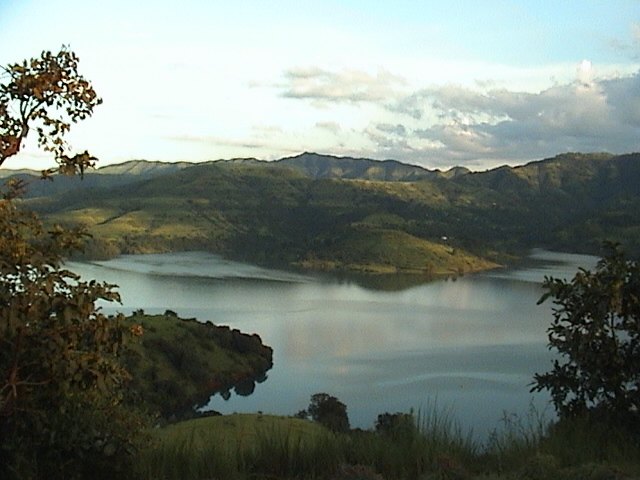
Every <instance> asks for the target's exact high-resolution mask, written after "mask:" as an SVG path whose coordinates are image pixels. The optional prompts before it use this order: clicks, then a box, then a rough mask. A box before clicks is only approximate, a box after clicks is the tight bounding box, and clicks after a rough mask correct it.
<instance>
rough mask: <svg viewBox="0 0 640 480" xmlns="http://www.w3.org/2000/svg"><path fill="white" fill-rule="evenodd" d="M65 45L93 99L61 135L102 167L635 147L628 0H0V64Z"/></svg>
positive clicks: (437, 163) (26, 157)
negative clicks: (86, 114)
mask: <svg viewBox="0 0 640 480" xmlns="http://www.w3.org/2000/svg"><path fill="white" fill-rule="evenodd" d="M63 44H64V45H69V46H70V48H71V49H72V50H74V51H75V52H76V53H77V54H78V55H79V57H80V71H81V73H83V74H84V75H85V76H86V77H87V78H89V79H90V80H91V81H92V82H93V84H94V87H95V88H96V90H97V91H98V93H99V95H100V96H101V97H102V98H103V99H104V104H103V105H101V106H99V107H98V108H97V109H96V111H95V114H94V116H93V117H92V118H91V119H89V120H86V121H84V122H82V123H80V124H77V125H75V126H74V127H73V128H72V131H71V133H70V134H69V136H68V139H69V142H70V143H71V145H72V146H73V147H74V148H76V149H77V150H79V151H83V150H85V149H88V150H89V151H90V152H91V153H93V154H94V155H96V156H98V157H99V158H100V160H101V164H102V165H104V164H108V163H117V162H123V161H126V160H130V159H148V160H164V161H181V160H187V161H203V160H215V159H221V158H235V157H256V158H260V159H275V158H281V157H284V156H290V155H295V154H298V153H301V152H303V151H314V152H318V153H326V154H333V155H348V156H356V157H367V158H377V159H386V158H393V159H397V160H401V161H405V162H408V163H414V164H419V165H422V166H425V167H428V168H441V169H445V168H448V167H451V166H453V165H466V166H468V167H470V168H472V169H485V168H490V167H494V166H497V165H501V164H504V163H508V164H518V163H524V162H526V161H529V160H534V159H540V158H545V157H548V156H553V155H555V154H558V153H562V152H566V151H582V152H592V151H609V152H612V153H625V152H631V151H638V150H640V73H639V71H640V2H638V1H637V0H634V1H624V0H615V1H607V2H605V1H602V0H601V1H595V0H581V1H562V0H558V1H555V2H551V1H541V0H537V1H507V0H489V1H478V0H475V1H455V0H449V1H446V2H445V1H442V2H435V1H434V2H432V1H426V0H424V1H418V0H413V1H409V0H395V1H393V2H391V1H375V0H345V1H337V0H334V1H331V0H326V1H290V0H271V1H268V2H267V1H264V0H262V1H253V0H235V1H228V0H226V1H216V0H209V1H206V0H181V1H179V2H176V1H164V0H154V1H147V0H138V1H136V2H132V1H130V0H127V1H122V0H112V1H109V2H103V1H99V2H98V1H95V2H94V1H91V0H82V1H80V0H58V1H56V0H48V1H47V0H0V64H2V65H6V64H8V63H11V62H17V61H21V60H22V59H25V58H31V57H34V56H37V55H39V53H40V52H41V51H42V50H52V51H57V50H59V49H60V47H61V45H63ZM50 164H51V159H50V158H49V157H48V156H47V155H45V154H44V153H43V152H40V151H39V150H38V149H37V147H36V146H35V144H34V143H33V142H28V143H27V144H26V145H25V147H24V149H23V153H21V154H20V155H18V156H16V157H13V158H11V159H10V160H8V161H7V162H6V163H5V164H4V167H6V168H21V167H24V166H31V167H33V168H44V167H46V166H48V165H50Z"/></svg>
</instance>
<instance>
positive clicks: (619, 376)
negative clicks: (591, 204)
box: [532, 244, 640, 427]
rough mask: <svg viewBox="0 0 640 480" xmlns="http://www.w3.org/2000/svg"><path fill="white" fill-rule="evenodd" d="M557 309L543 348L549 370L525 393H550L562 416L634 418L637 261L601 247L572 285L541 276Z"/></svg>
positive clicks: (639, 304)
mask: <svg viewBox="0 0 640 480" xmlns="http://www.w3.org/2000/svg"><path fill="white" fill-rule="evenodd" d="M544 288H545V289H546V290H547V293H545V295H544V296H543V297H542V298H541V300H540V302H543V301H545V300H546V299H547V298H549V297H551V298H553V303H554V304H555V305H556V308H555V309H554V313H553V316H554V319H553V322H552V324H551V327H549V330H548V332H549V347H550V348H552V349H555V350H557V351H558V353H559V354H560V355H561V357H562V359H561V360H556V361H555V362H554V364H553V369H552V370H551V371H550V372H548V373H544V374H536V375H535V377H534V383H533V388H532V390H536V391H540V390H549V391H550V392H551V398H552V401H553V404H554V406H555V408H556V410H557V412H558V414H559V416H560V417H561V418H566V417H573V416H584V415H588V416H590V417H591V418H594V419H597V418H599V419H602V420H606V421H609V422H611V421H613V422H615V423H617V424H619V425H627V426H631V427H633V426H637V425H638V420H640V416H639V415H640V413H639V409H640V264H639V263H638V262H637V261H631V260H627V259H626V258H625V256H624V254H623V253H622V251H621V250H620V248H619V246H618V245H613V244H608V245H606V254H605V255H604V256H603V258H602V259H601V260H600V262H599V263H598V266H597V269H596V271H595V272H589V271H586V270H583V269H581V270H580V271H579V272H578V273H577V274H576V275H575V276H574V277H573V279H572V280H571V281H565V280H561V279H557V278H546V279H545V282H544Z"/></svg>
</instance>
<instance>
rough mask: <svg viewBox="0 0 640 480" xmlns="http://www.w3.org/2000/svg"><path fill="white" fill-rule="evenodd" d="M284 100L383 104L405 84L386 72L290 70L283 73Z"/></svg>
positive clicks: (396, 94)
mask: <svg viewBox="0 0 640 480" xmlns="http://www.w3.org/2000/svg"><path fill="white" fill-rule="evenodd" d="M284 76H285V79H286V81H287V83H286V85H284V86H283V87H284V92H283V93H282V96H283V97H286V98H299V99H311V100H315V101H320V102H337V103H360V102H386V101H389V100H392V99H394V98H396V97H398V96H400V95H401V93H400V88H401V87H403V86H404V85H405V84H406V81H405V80H404V79H403V78H402V77H400V76H397V75H392V74H391V73H389V72H387V71H384V70H382V71H379V72H378V73H376V74H375V75H372V74H370V73H367V72H364V71H360V70H344V71H341V72H332V71H329V70H323V69H320V68H317V67H310V68H300V67H298V68H292V69H290V70H288V71H286V72H285V74H284Z"/></svg>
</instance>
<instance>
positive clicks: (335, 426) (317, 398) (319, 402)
mask: <svg viewBox="0 0 640 480" xmlns="http://www.w3.org/2000/svg"><path fill="white" fill-rule="evenodd" d="M307 413H308V415H309V416H310V417H311V419H312V420H313V421H314V422H318V423H319V424H321V425H324V426H325V427H327V428H328V429H329V430H333V431H334V432H346V431H348V430H349V417H348V415H347V406H346V405H345V404H344V403H342V402H341V401H340V400H338V399H337V398H336V397H333V396H331V395H328V394H326V393H316V394H314V395H312V396H311V401H310V403H309V407H308V409H307Z"/></svg>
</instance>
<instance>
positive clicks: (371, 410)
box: [67, 250, 597, 436]
mask: <svg viewBox="0 0 640 480" xmlns="http://www.w3.org/2000/svg"><path fill="white" fill-rule="evenodd" d="M529 260H530V262H528V266H527V267H526V268H521V269H514V270H507V269H501V270H493V271H488V272H485V273H481V274H475V275H469V276H465V277H460V278H456V279H443V280H437V281H431V282H425V283H420V282H417V281H413V282H409V283H407V282H406V281H405V280H406V279H403V281H402V282H400V279H399V284H398V285H395V286H394V285H393V282H389V281H387V282H384V285H385V288H386V289H384V290H383V289H379V288H373V287H372V286H371V285H370V284H367V283H363V282H362V281H361V280H360V279H357V278H355V277H354V278H350V277H340V278H338V277H336V276H331V275H320V274H306V273H302V274H301V273H296V272H286V271H279V270H270V269H264V268H260V267H256V266H253V265H247V264H242V263H238V262H231V261H227V260H224V259H222V258H220V257H218V256H215V255H212V254H209V253H203V252H183V253H171V254H158V255H129V256H122V257H119V258H116V259H113V260H109V261H103V262H91V263H81V262H68V264H67V266H68V268H69V269H70V270H72V271H74V272H76V273H78V274H80V275H81V276H82V277H83V279H92V278H95V279H97V280H100V281H107V282H109V283H114V284H117V285H119V291H120V293H121V296H122V304H121V305H117V306H116V305H114V304H104V305H103V306H102V308H103V310H104V311H106V312H108V313H113V312H115V311H120V312H123V313H125V314H128V313H130V312H132V311H134V310H138V309H143V310H145V312H147V313H163V312H164V311H165V310H173V311H175V312H176V313H177V314H178V315H179V316H181V317H196V318H197V319H199V320H202V321H206V320H211V321H212V322H214V323H216V324H219V325H229V326H230V327H232V328H238V329H240V330H241V331H243V332H246V333H257V334H259V335H260V336H261V337H262V340H263V341H264V343H265V344H267V345H269V346H271V347H272V348H273V349H274V367H273V368H272V369H271V370H270V371H269V372H268V379H267V380H266V381H265V382H262V383H259V384H257V385H256V387H255V390H254V391H253V393H252V394H251V395H237V394H236V395H231V396H230V397H229V398H228V400H225V399H224V398H223V397H222V396H221V395H215V396H213V397H212V398H211V400H210V402H209V405H208V407H207V408H209V409H214V410H217V411H220V412H222V413H232V412H257V411H262V412H264V413H272V414H279V415H293V414H295V413H296V412H298V411H299V410H301V409H303V408H306V407H307V405H308V403H309V397H310V396H311V395H312V394H314V393H318V392H325V393H328V394H330V395H333V396H336V397H338V398H339V399H340V400H341V401H342V402H343V403H345V404H346V405H347V410H348V414H349V418H350V420H351V424H352V426H354V427H361V428H371V427H372V426H373V424H374V422H375V420H376V418H377V415H378V414H380V413H384V412H391V413H393V412H397V411H403V412H407V411H409V410H410V409H414V410H415V411H420V410H422V411H427V410H430V409H432V408H434V405H435V408H436V409H437V410H445V411H446V412H449V414H451V416H452V417H454V418H455V419H457V420H458V421H459V422H460V424H461V426H462V428H463V429H464V430H471V429H472V430H473V431H474V432H476V433H477V434H479V435H481V436H484V435H486V433H487V432H488V431H490V430H492V429H494V428H498V427H499V422H500V419H501V418H502V416H503V414H504V413H507V414H517V415H519V416H521V417H524V416H526V414H527V412H528V411H529V409H530V408H531V406H532V405H533V406H534V407H535V408H536V409H538V410H539V411H544V410H545V409H546V410H547V411H548V414H549V416H550V417H551V416H552V414H553V411H552V409H551V407H550V406H548V403H549V398H548V395H547V394H546V393H540V394H535V395H534V394H531V393H529V383H530V382H531V381H532V377H533V374H534V373H536V372H544V371H547V370H549V369H550V368H551V361H552V359H553V353H552V352H550V351H549V350H548V349H547V347H546V333H545V332H546V329H547V327H548V325H549V323H550V321H551V318H552V316H551V304H550V303H548V302H547V303H545V304H542V305H537V301H538V299H539V298H540V296H541V295H542V293H543V291H542V289H541V282H542V280H543V279H544V276H545V275H550V276H555V277H563V278H570V277H572V276H573V275H574V274H575V272H576V271H577V269H578V267H584V268H588V269H590V268H593V267H594V265H595V263H596V261H597V260H596V259H595V258H594V257H590V256H584V255H572V254H559V253H553V252H546V251H542V250H535V251H533V252H532V255H531V257H530V259H529ZM240 393H243V392H240Z"/></svg>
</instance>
